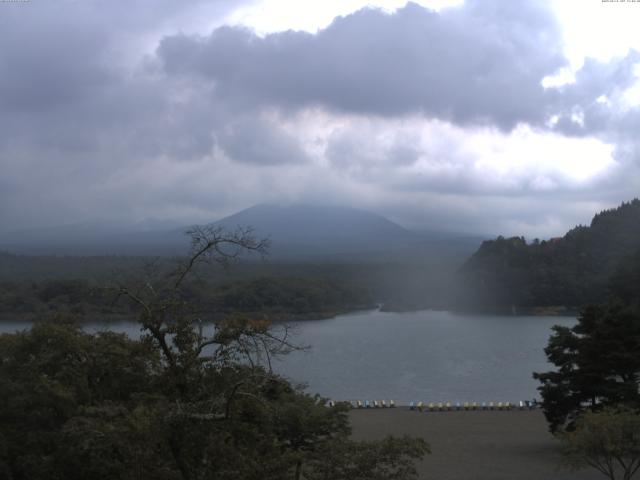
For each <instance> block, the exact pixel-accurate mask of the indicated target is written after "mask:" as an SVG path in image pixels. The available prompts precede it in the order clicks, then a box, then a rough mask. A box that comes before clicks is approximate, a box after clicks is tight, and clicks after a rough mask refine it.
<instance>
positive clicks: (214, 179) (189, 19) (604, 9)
mask: <svg viewBox="0 0 640 480" xmlns="http://www.w3.org/2000/svg"><path fill="white" fill-rule="evenodd" d="M638 25H640V3H638V2H635V3H632V2H625V3H610V2H603V1H601V0H575V1H572V0H557V1H555V2H553V3H545V2H544V1H541V0H527V1H524V0H509V1H504V0H467V1H465V2H461V1H443V0H440V1H419V2H415V3H408V4H406V3H405V2H402V1H395V0H379V1H376V0H373V1H371V2H367V1H360V0H318V1H302V0H296V1H284V0H255V1H250V0H247V1H241V0H217V1H215V0H214V1H211V0H209V1H204V0H192V1H189V2H183V1H176V0H127V1H126V2H114V1H111V0H95V1H92V0H58V1H56V2H51V1H45V0H30V1H12V2H9V1H0V232H1V231H7V230H11V229H16V228H22V227H29V226H36V225H55V224H67V223H74V222H82V221H87V220H95V219H100V220H105V221H107V220H108V221H117V222H119V221H122V222H137V221H141V220H143V219H148V218H154V219H158V220H167V221H175V222H177V223H185V224H188V223H193V222H206V221H211V220H215V219H218V218H220V217H222V216H224V215H227V214H230V213H234V212H235V211H237V210H240V209H242V208H246V207H249V206H251V205H254V204H257V203H264V202H269V203H286V202H304V203H313V204H335V205H348V206H354V207H358V208H363V209H368V210H372V211H375V212H378V213H381V214H383V215H385V216H387V217H389V218H390V219H392V220H395V221H397V222H398V223H400V224H402V225H405V226H407V227H410V228H424V229H445V230H451V231H461V232H476V233H483V234H492V235H497V234H506V235H511V234H518V235H521V234H522V235H526V236H529V237H535V236H540V237H548V236H555V235H558V234H562V233H564V231H566V230H567V229H568V228H570V227H572V226H574V225H576V224H578V223H585V222H588V221H589V220H590V218H591V216H592V215H593V213H594V212H595V211H598V210H601V209H603V208H609V207H612V206H615V205H616V204H618V203H620V202H622V201H624V200H630V199H632V198H633V197H635V196H638V195H639V194H640V34H639V33H638V31H637V26H638Z"/></svg>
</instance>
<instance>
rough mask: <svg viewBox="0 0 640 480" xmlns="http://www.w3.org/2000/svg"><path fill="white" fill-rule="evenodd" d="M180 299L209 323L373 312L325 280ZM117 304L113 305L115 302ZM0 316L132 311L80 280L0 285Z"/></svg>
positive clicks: (271, 282) (204, 286)
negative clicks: (241, 316)
mask: <svg viewBox="0 0 640 480" xmlns="http://www.w3.org/2000/svg"><path fill="white" fill-rule="evenodd" d="M183 291H184V296H185V298H186V299H188V300H189V301H190V302H191V303H192V304H193V305H197V306H198V309H199V310H200V311H201V312H203V314H204V315H205V316H207V317H208V318H211V319H215V318H219V317H221V316H225V315H227V314H230V313H245V314H258V315H262V316H267V317H268V318H270V319H271V320H289V319H306V318H317V317H327V316H331V315H335V314H338V313H343V312H348V311H353V310H359V309H367V308H373V307H374V306H375V304H374V302H373V300H372V298H371V296H370V295H369V293H368V292H367V290H365V289H362V288H356V287H353V286H348V285H344V284H338V283H336V282H332V281H329V280H325V279H318V278H300V277H259V278H256V279H253V280H239V281H234V282H226V283H211V282H209V281H205V280H199V281H191V282H189V283H187V284H186V285H185V287H184V289H183ZM116 300H117V301H116ZM0 311H1V312H3V315H4V317H5V318H14V319H15V318H16V315H19V316H21V317H22V318H24V317H37V316H41V315H43V314H45V315H47V314H61V313H63V314H72V315H75V316H81V317H86V318H88V319H96V318H100V317H102V316H106V317H114V316H121V317H127V316H131V315H133V313H134V311H135V308H134V305H132V304H131V302H128V301H122V300H121V299H118V295H117V292H116V291H114V290H113V289H111V288H108V287H106V286H105V285H102V284H99V283H97V282H92V281H89V280H84V279H50V280H42V281H38V282H34V281H22V282H8V281H4V282H0Z"/></svg>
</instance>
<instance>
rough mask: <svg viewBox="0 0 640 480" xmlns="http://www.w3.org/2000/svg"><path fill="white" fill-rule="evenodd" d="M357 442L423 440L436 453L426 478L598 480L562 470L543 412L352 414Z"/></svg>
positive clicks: (423, 471) (593, 474) (425, 465)
mask: <svg viewBox="0 0 640 480" xmlns="http://www.w3.org/2000/svg"><path fill="white" fill-rule="evenodd" d="M350 415H351V424H352V426H353V435H354V437H355V438H357V439H375V438H381V437H384V436H385V435H388V434H391V435H394V436H402V435H405V434H406V435H413V436H420V437H423V438H424V439H425V440H426V441H428V442H429V444H430V445H431V451H432V453H431V455H427V456H426V457H425V459H424V460H423V461H422V462H421V463H420V465H419V466H418V467H419V472H420V475H421V476H420V478H423V479H434V480H502V479H504V480H507V479H508V480H546V479H554V480H555V479H558V480H577V479H580V480H591V479H593V480H597V479H602V478H604V477H603V476H602V474H600V473H598V472H597V471H596V470H593V469H584V470H581V471H577V472H572V471H569V470H566V469H564V468H562V467H561V466H560V456H559V453H558V442H557V441H556V440H555V439H554V438H553V437H552V436H551V434H549V432H548V431H547V424H546V422H545V419H544V416H543V414H542V412H541V411H540V410H533V411H519V410H515V411H460V412H429V413H420V412H418V411H410V410H409V409H408V407H397V408H395V409H368V410H365V409H363V410H352V411H351V414H350Z"/></svg>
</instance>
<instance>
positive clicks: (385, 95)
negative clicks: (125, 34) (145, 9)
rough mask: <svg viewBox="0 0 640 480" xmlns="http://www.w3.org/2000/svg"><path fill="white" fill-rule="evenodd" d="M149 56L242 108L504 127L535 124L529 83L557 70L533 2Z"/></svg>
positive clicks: (418, 14)
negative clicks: (311, 109) (315, 109)
mask: <svg viewBox="0 0 640 480" xmlns="http://www.w3.org/2000/svg"><path fill="white" fill-rule="evenodd" d="M158 55H159V56H160V58H161V59H162V61H163V63H164V68H165V70H166V71H167V72H168V73H170V74H185V75H188V74H194V75H198V76H200V77H203V78H206V79H209V80H210V81H212V82H215V84H216V89H217V90H218V92H219V93H220V95H222V96H224V97H226V98H235V99H239V101H241V102H247V101H250V102H252V103H253V104H256V105H277V106H288V107H292V108H298V107H306V106H314V105H321V106H323V107H327V108H331V109H335V110H338V111H348V112H357V113H360V114H379V115H398V114H403V113H421V114H424V115H426V116H430V117H436V118H439V119H441V120H445V121H453V122H455V123H459V124H489V125H497V126H500V127H501V128H504V129H510V128H512V127H514V126H515V125H516V124H517V123H518V122H523V121H524V122H535V123H541V122H542V121H543V120H544V116H545V112H544V110H541V109H540V104H541V102H543V99H544V97H545V92H544V89H543V87H542V85H541V83H540V81H541V79H542V78H544V77H545V76H547V75H551V74H553V73H554V72H555V71H556V70H557V69H559V68H561V67H563V66H564V65H565V63H566V60H565V59H564V57H563V56H562V55H561V51H560V31H559V28H558V25H556V23H555V20H554V18H553V17H552V15H551V14H550V12H549V11H548V10H547V9H545V8H544V5H543V4H542V3H540V2H530V1H514V2H506V3H505V2H503V1H496V0H491V1H486V0H485V1H482V2H481V1H477V0H474V1H470V2H468V3H467V5H466V6H465V7H464V8H459V9H450V10H444V11H443V12H441V13H436V12H434V11H430V10H428V9H425V8H423V7H420V6H418V5H416V4H411V3H410V4H408V5H407V6H406V7H404V8H403V9H401V10H399V11H397V12H396V13H395V14H393V15H389V14H385V13H384V12H382V11H379V10H371V9H365V10H361V11H359V12H357V13H355V14H353V15H349V16H348V17H345V18H340V19H337V20H336V21H334V22H333V23H332V24H331V25H330V26H329V27H328V28H327V29H325V30H322V31H320V32H319V33H318V34H317V35H312V34H309V33H305V32H291V31H289V32H284V33H277V34H272V35H268V36H266V37H265V38H260V37H258V36H257V35H256V34H254V33H252V32H251V31H248V30H242V29H239V28H220V29H218V30H216V31H214V32H213V33H212V34H211V36H209V37H207V38H199V37H186V36H184V35H178V36H173V37H167V38H165V39H164V40H163V41H162V43H161V44H160V48H159V49H158Z"/></svg>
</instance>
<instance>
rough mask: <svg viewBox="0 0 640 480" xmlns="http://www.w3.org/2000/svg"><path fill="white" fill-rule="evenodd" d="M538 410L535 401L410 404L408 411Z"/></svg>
mask: <svg viewBox="0 0 640 480" xmlns="http://www.w3.org/2000/svg"><path fill="white" fill-rule="evenodd" d="M534 408H538V402H537V401H536V400H520V401H519V402H515V403H512V402H481V403H478V402H464V403H460V402H455V403H452V402H437V403H434V402H429V403H425V402H417V403H416V402H411V403H409V410H418V411H420V412H423V411H427V412H440V411H453V410H533V409H534Z"/></svg>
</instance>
